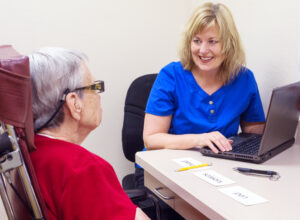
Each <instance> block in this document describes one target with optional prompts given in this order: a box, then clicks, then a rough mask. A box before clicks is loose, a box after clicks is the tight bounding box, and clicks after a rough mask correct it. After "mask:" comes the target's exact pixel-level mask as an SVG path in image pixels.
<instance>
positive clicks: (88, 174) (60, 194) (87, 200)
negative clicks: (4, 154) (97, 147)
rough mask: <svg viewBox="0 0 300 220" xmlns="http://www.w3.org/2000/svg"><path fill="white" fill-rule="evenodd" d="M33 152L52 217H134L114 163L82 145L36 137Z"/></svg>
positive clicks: (37, 174)
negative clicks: (108, 161)
mask: <svg viewBox="0 0 300 220" xmlns="http://www.w3.org/2000/svg"><path fill="white" fill-rule="evenodd" d="M35 145H36V147H37V150H36V151H34V152H32V153H31V154H30V156H31V159H32V163H33V166H34V169H35V171H36V176H37V179H38V182H39V185H40V188H41V192H42V195H43V197H44V200H45V202H46V206H47V209H48V214H49V216H50V219H51V220H52V219H66V220H69V219H70V220H71V219H72V220H73V219H81V220H93V219H97V220H98V219H103V220H104V219H108V220H113V219H118V220H122V219H124V220H125V219H126V220H127V219H134V218H135V212H136V206H135V205H134V204H133V203H132V202H131V200H130V199H129V197H128V196H127V195H126V193H125V192H124V191H123V189H122V187H121V185H120V183H119V181H118V179H117V176H116V174H115V172H114V170H113V168H112V166H111V165H110V164H109V163H107V162H106V161H105V160H103V159H102V158H100V157H99V156H97V155H95V154H93V153H91V152H89V151H87V150H86V149H84V148H83V147H81V146H79V145H76V144H73V143H69V142H66V141H62V140H58V139H51V138H47V137H44V136H40V135H36V136H35Z"/></svg>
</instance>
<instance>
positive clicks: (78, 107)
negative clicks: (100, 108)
mask: <svg viewBox="0 0 300 220" xmlns="http://www.w3.org/2000/svg"><path fill="white" fill-rule="evenodd" d="M66 107H67V109H68V111H69V113H70V116H71V117H72V118H74V119H75V120H80V117H81V112H82V101H81V99H80V98H79V96H78V95H77V94H76V93H73V92H71V93H69V94H68V95H67V97H66Z"/></svg>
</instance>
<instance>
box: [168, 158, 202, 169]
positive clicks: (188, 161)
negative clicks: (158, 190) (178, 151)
mask: <svg viewBox="0 0 300 220" xmlns="http://www.w3.org/2000/svg"><path fill="white" fill-rule="evenodd" d="M173 161H175V162H176V163H178V164H179V165H180V166H182V167H190V166H195V165H198V164H201V162H200V161H198V160H195V159H193V158H191V157H183V158H177V159H173Z"/></svg>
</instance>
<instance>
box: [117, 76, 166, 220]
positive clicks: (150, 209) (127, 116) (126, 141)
mask: <svg viewBox="0 0 300 220" xmlns="http://www.w3.org/2000/svg"><path fill="white" fill-rule="evenodd" d="M156 76H157V74H147V75H143V76H140V77H138V78H137V79H135V80H134V81H133V82H132V83H131V85H130V86H129V89H128V91H127V95H126V99H125V107H124V121H123V128H122V146H123V152H124V155H125V157H126V158H127V159H128V160H129V161H131V162H135V153H136V152H137V151H141V150H143V148H144V142H143V127H144V117H145V107H146V104H147V100H148V96H149V93H150V90H151V88H152V85H153V83H154V81H155V79H156ZM122 186H123V188H124V190H125V191H126V193H127V195H128V196H129V197H130V198H131V200H132V201H133V202H134V203H135V204H136V205H138V206H139V207H140V208H142V209H143V211H144V212H145V213H146V214H147V215H149V217H151V218H156V219H160V208H159V203H158V199H157V198H156V197H155V196H154V195H153V194H152V193H150V191H149V190H147V189H146V188H137V187H136V185H135V175H134V174H128V175H127V176H125V177H124V178H123V180H122ZM153 213H155V215H154V216H153ZM151 214H152V215H151Z"/></svg>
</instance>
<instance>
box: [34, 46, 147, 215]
mask: <svg viewBox="0 0 300 220" xmlns="http://www.w3.org/2000/svg"><path fill="white" fill-rule="evenodd" d="M29 58H30V69H31V70H30V71H31V77H32V91H33V116H34V126H35V130H36V132H37V133H36V136H35V145H36V147H37V150H36V151H35V152H33V153H31V159H32V162H33V166H34V168H35V171H36V175H37V179H38V182H39V185H40V188H41V192H42V195H43V197H44V199H45V202H46V206H47V208H48V214H49V217H50V219H82V220H86V219H89V220H91V219H108V220H111V219H118V220H119V219H149V218H148V217H147V216H146V215H145V214H144V213H143V212H142V211H141V210H140V209H139V208H137V207H136V206H135V205H134V204H133V203H132V202H131V200H130V199H129V198H128V196H127V195H126V193H125V192H124V191H123V189H122V187H121V185H120V183H119V181H118V179H117V176H116V174H115V172H114V170H113V168H112V166H111V165H110V164H109V163H107V162H106V161H105V160H103V159H102V158H100V157H99V156H97V155H95V154H93V153H91V152H89V151H87V150H86V149H85V148H83V147H82V146H80V144H81V143H82V142H83V140H84V139H85V138H86V137H87V135H88V134H89V133H90V132H91V131H92V130H93V129H95V128H96V127H97V126H99V124H100V123H101V119H102V109H101V103H100V101H101V97H100V95H99V93H101V92H104V82H103V81H95V80H94V78H93V76H92V74H91V73H90V71H89V69H88V67H87V66H86V64H85V56H84V55H83V54H81V53H79V52H75V51H71V50H67V49H62V48H42V49H39V50H37V51H35V52H34V53H32V54H30V55H29Z"/></svg>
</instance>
